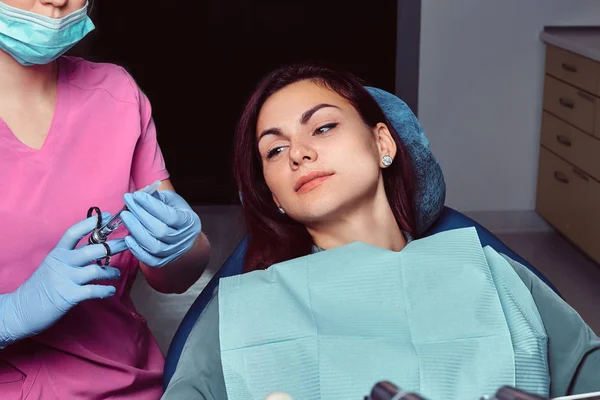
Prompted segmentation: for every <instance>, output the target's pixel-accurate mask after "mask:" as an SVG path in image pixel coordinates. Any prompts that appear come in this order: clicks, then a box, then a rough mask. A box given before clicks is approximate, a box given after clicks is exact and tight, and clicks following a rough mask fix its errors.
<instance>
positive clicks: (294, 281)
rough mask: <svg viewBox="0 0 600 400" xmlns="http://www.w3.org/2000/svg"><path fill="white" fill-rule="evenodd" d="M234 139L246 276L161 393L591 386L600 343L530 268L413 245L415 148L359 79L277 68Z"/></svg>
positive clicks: (542, 390)
mask: <svg viewBox="0 0 600 400" xmlns="http://www.w3.org/2000/svg"><path fill="white" fill-rule="evenodd" d="M235 143H236V145H235V155H234V157H235V175H236V180H237V183H238V187H239V190H240V194H241V197H242V202H243V208H244V213H245V220H246V224H247V228H248V233H249V238H250V239H249V243H248V251H247V253H246V259H245V265H244V269H245V271H246V273H245V274H243V275H241V276H237V277H231V278H225V279H222V280H221V282H220V285H219V290H218V293H217V292H216V293H215V294H214V296H213V298H212V300H211V302H210V303H209V304H208V306H207V307H206V309H205V310H204V312H203V313H202V315H201V317H200V318H199V319H198V321H197V323H196V325H195V326H194V328H193V330H192V332H191V334H190V336H189V338H188V340H187V343H186V345H185V347H184V349H183V353H182V356H181V359H180V361H179V364H178V366H177V370H176V372H175V375H174V376H173V378H172V379H171V382H170V385H169V387H168V389H167V391H166V393H165V396H164V398H166V399H194V398H198V399H227V398H229V399H263V398H264V397H265V396H266V395H268V394H269V393H271V392H287V393H290V394H291V395H292V397H293V398H294V399H296V400H304V399H317V398H322V399H344V400H351V399H360V398H362V396H364V395H365V394H367V393H368V392H369V389H370V387H371V386H372V385H373V384H374V383H376V382H377V381H378V380H382V379H387V380H390V381H392V382H394V383H396V384H398V385H399V386H402V387H403V388H404V389H407V390H411V391H414V392H417V393H420V394H421V395H422V396H423V397H425V398H430V399H470V398H479V396H481V395H486V394H487V395H489V394H493V392H495V390H496V389H498V387H499V386H501V385H505V384H506V385H511V386H516V387H519V388H521V389H524V390H527V391H530V392H533V393H537V394H539V395H542V396H550V395H551V396H553V397H555V396H561V395H567V394H572V393H582V392H590V391H597V390H600V339H599V338H598V337H597V336H596V335H595V334H594V332H592V330H591V329H590V328H589V327H588V326H587V325H586V324H585V323H584V321H583V320H582V319H581V318H580V316H579V315H578V314H577V313H576V312H575V311H574V310H573V309H572V308H570V307H569V306H568V305H567V304H566V303H565V302H563V301H562V299H561V298H560V297H559V296H557V295H556V294H555V293H554V292H553V291H552V290H551V289H550V288H549V287H548V286H546V285H545V284H544V283H543V282H541V281H540V280H539V279H538V278H537V277H536V276H535V275H533V274H532V273H531V272H530V271H529V270H528V269H527V268H526V267H524V266H522V265H520V264H518V263H517V262H515V261H513V260H511V259H509V258H508V257H506V256H503V255H500V254H498V253H496V252H495V251H494V250H492V249H490V248H485V249H482V248H481V245H480V244H479V241H478V237H477V233H476V232H475V230H474V229H459V230H455V231H449V232H443V233H440V234H438V235H434V236H430V237H427V238H420V233H421V232H422V231H423V229H421V228H422V227H420V226H418V224H419V221H420V220H421V219H420V218H418V214H419V207H420V205H419V204H420V203H421V202H419V201H417V199H416V198H415V193H416V192H417V190H416V187H417V186H418V185H417V181H416V171H415V170H414V167H413V165H412V163H411V158H410V156H409V154H408V150H407V148H406V146H405V145H404V144H403V142H402V141H401V140H400V138H399V136H398V134H397V132H396V130H395V129H394V127H393V126H392V124H391V123H390V121H389V120H388V118H386V115H385V114H384V113H383V112H382V110H381V108H380V107H379V105H378V104H377V102H376V101H375V100H374V99H373V97H372V96H371V95H370V94H369V92H368V91H367V90H366V89H365V88H364V87H363V86H362V84H361V82H360V81H359V80H358V79H357V78H356V77H354V76H352V75H350V74H347V73H344V72H339V71H332V70H329V69H325V68H321V67H315V66H291V67H285V68H282V69H279V70H277V71H275V72H273V73H272V74H270V75H269V76H267V77H266V78H265V79H264V80H263V81H262V82H261V83H260V85H259V86H258V87H257V89H256V90H255V92H254V94H253V95H252V96H251V98H250V100H249V102H248V104H247V106H246V108H245V110H244V112H243V114H242V117H241V119H240V122H239V125H238V129H237V133H236V139H235ZM476 396H477V397H476Z"/></svg>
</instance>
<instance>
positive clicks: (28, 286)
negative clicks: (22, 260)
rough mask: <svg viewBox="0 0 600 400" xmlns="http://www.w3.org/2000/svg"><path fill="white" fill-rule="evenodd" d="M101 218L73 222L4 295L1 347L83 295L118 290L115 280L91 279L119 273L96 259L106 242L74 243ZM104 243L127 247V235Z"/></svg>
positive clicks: (115, 249) (0, 299)
mask: <svg viewBox="0 0 600 400" xmlns="http://www.w3.org/2000/svg"><path fill="white" fill-rule="evenodd" d="M108 218H110V214H108V213H102V219H103V221H107V220H108ZM97 219H98V217H97V216H94V217H91V218H88V219H86V220H83V221H81V222H79V223H77V224H75V225H73V226H72V227H70V228H69V229H68V230H67V231H66V232H65V234H64V235H63V237H62V238H61V239H60V241H59V242H58V245H57V246H56V248H54V250H52V251H51V252H50V253H49V254H48V255H47V256H46V258H45V259H44V261H43V262H42V264H41V265H40V266H39V267H38V268H37V269H36V270H35V272H34V273H33V274H32V275H31V276H30V277H29V279H27V280H26V281H25V282H24V283H23V284H22V285H21V286H20V287H19V288H18V289H17V290H15V291H14V292H12V293H8V294H2V295H0V349H1V348H4V347H6V346H8V345H10V344H12V343H14V342H17V341H19V340H21V339H25V338H27V337H30V336H34V335H37V334H38V333H40V332H43V331H45V330H46V329H48V328H50V327H51V326H52V325H54V324H55V323H56V322H57V321H58V320H59V319H61V318H62V317H63V316H64V315H65V314H66V313H67V312H68V311H69V310H70V309H72V308H73V307H75V306H76V305H77V304H79V303H81V302H83V301H85V300H90V299H102V298H105V297H109V296H112V295H113V294H115V288H114V287H113V286H106V285H93V284H90V283H91V282H93V281H98V280H107V279H110V280H116V279H118V278H119V276H120V272H119V270H118V269H116V268H112V267H99V266H98V265H96V264H94V261H95V260H98V259H101V258H103V257H104V256H106V249H105V247H104V246H103V245H101V244H95V245H84V246H82V247H79V248H77V249H75V246H76V245H77V243H79V241H80V240H81V239H82V238H83V237H85V236H87V235H88V234H89V233H91V232H92V231H93V230H94V228H95V227H96V221H97ZM106 244H107V245H108V246H109V247H110V249H111V252H112V254H117V253H120V252H122V251H124V250H126V249H127V246H126V245H125V241H124V240H123V239H118V240H111V241H108V242H106Z"/></svg>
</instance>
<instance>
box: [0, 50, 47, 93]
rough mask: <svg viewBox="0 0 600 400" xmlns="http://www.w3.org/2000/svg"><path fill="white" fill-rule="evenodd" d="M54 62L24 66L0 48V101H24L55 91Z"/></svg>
mask: <svg viewBox="0 0 600 400" xmlns="http://www.w3.org/2000/svg"><path fill="white" fill-rule="evenodd" d="M56 84H57V66H56V62H53V63H50V64H46V65H34V66H31V67H25V66H23V65H21V64H19V63H18V62H17V61H16V60H15V59H14V58H13V57H12V56H11V55H10V54H8V53H5V52H4V51H2V50H0V93H1V95H0V103H4V102H5V101H11V102H14V101H17V102H20V101H26V100H29V99H35V98H39V96H40V95H42V96H43V95H50V96H51V95H52V94H53V93H55V91H56Z"/></svg>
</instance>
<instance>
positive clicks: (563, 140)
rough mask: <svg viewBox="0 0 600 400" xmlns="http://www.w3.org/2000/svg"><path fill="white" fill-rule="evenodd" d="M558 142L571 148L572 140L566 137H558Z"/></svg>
mask: <svg viewBox="0 0 600 400" xmlns="http://www.w3.org/2000/svg"><path fill="white" fill-rule="evenodd" d="M556 141H557V142H558V143H560V144H562V145H564V146H567V147H571V139H569V138H568V137H567V136H565V135H560V134H559V135H556Z"/></svg>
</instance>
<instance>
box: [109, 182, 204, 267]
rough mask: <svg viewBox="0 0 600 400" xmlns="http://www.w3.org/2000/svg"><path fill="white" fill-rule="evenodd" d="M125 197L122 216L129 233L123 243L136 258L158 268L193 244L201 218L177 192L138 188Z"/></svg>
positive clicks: (199, 228)
mask: <svg viewBox="0 0 600 400" xmlns="http://www.w3.org/2000/svg"><path fill="white" fill-rule="evenodd" d="M154 196H156V197H154ZM124 197H125V204H126V205H127V208H128V209H129V211H124V212H122V213H121V218H122V219H123V223H124V224H125V226H126V227H127V229H128V230H129V233H130V235H131V236H129V237H127V238H125V243H126V244H127V247H129V249H130V250H131V252H132V253H133V255H135V256H136V258H137V259H138V260H140V261H141V262H143V263H144V264H146V265H148V266H150V267H156V268H160V267H163V266H165V265H166V264H168V263H170V262H171V261H173V260H175V259H177V258H179V257H180V256H181V255H182V254H184V253H186V252H187V251H188V250H189V249H190V248H191V247H192V246H193V244H194V242H195V241H196V238H197V237H198V235H199V234H200V231H201V223H200V217H198V215H197V214H196V213H195V212H194V210H192V208H191V207H190V206H189V204H188V203H187V202H186V201H185V200H184V199H183V198H182V197H181V196H179V195H178V194H177V193H175V192H173V191H171V190H163V191H161V192H157V193H155V194H154V195H153V196H152V195H149V194H147V193H144V192H141V191H137V192H135V193H127V194H125V196H124Z"/></svg>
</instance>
